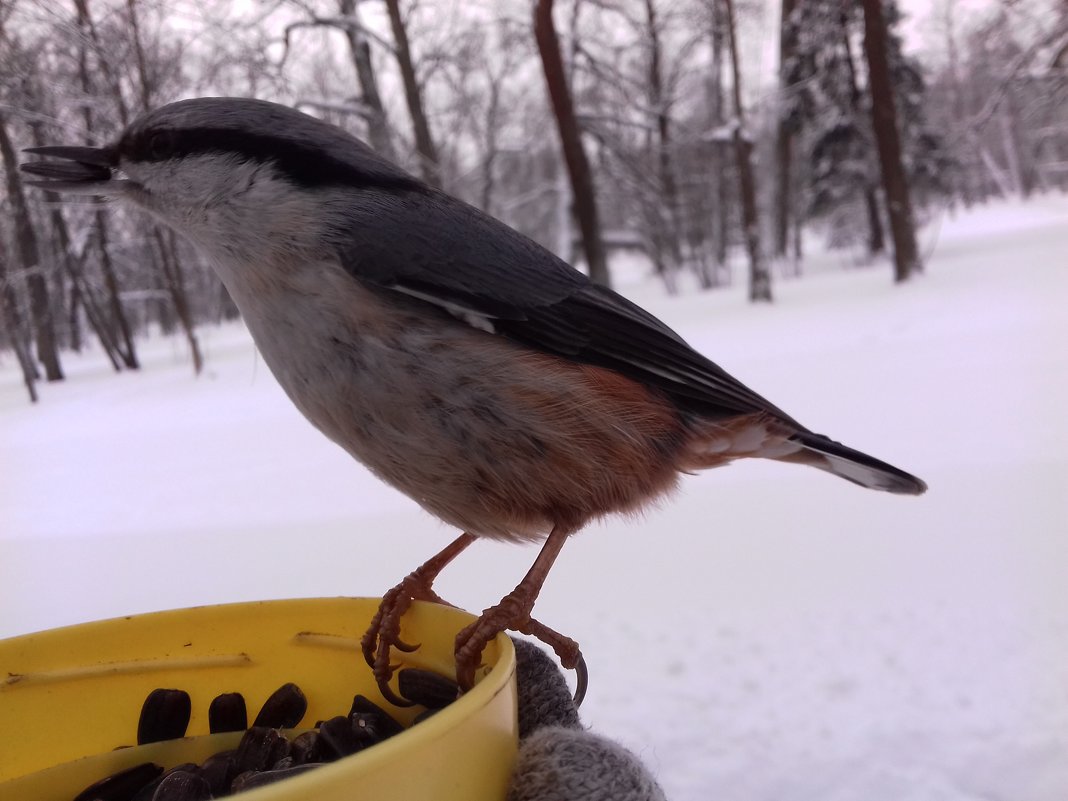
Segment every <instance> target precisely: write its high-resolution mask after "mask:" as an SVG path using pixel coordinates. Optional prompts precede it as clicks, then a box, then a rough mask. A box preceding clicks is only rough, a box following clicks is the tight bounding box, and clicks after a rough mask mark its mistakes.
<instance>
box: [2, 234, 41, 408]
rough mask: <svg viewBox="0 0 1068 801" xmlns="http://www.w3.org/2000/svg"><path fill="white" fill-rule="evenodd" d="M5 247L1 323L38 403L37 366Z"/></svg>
mask: <svg viewBox="0 0 1068 801" xmlns="http://www.w3.org/2000/svg"><path fill="white" fill-rule="evenodd" d="M4 250H5V249H4V247H3V246H2V245H0V323H2V324H3V326H4V329H5V330H6V331H7V339H8V341H9V342H10V343H11V348H12V349H13V350H14V351H15V358H16V359H18V363H19V367H20V368H21V370H22V382H23V383H24V384H25V385H26V391H27V392H28V393H29V395H30V402H31V403H37V377H38V376H37V368H36V366H34V363H33V357H32V356H31V355H30V348H29V346H28V344H27V342H26V337H25V332H24V331H23V325H22V315H21V314H19V304H18V298H17V297H16V296H15V287H13V286H12V285H11V282H10V281H9V280H8V269H7V259H6V258H5V257H4Z"/></svg>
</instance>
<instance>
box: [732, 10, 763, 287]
mask: <svg viewBox="0 0 1068 801" xmlns="http://www.w3.org/2000/svg"><path fill="white" fill-rule="evenodd" d="M724 7H725V8H726V11H727V39H728V41H729V43H730V51H731V72H732V74H733V76H734V81H733V83H734V117H735V125H734V154H735V159H736V160H737V162H738V184H739V189H740V190H741V195H742V225H743V227H744V234H745V246H746V250H747V251H748V252H749V300H750V301H751V302H753V303H770V302H771V299H772V297H771V272H770V271H769V270H768V264H767V261H766V260H765V258H764V253H763V249H762V248H761V245H760V219H759V216H758V213H757V202H756V179H755V178H754V176H753V162H752V155H753V143H752V142H751V141H750V140H749V138H748V134H747V133H746V131H745V112H744V111H743V109H742V88H741V79H742V76H741V71H740V70H739V69H738V39H737V34H736V31H735V24H734V2H733V0H724Z"/></svg>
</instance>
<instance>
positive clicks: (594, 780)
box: [508, 638, 666, 801]
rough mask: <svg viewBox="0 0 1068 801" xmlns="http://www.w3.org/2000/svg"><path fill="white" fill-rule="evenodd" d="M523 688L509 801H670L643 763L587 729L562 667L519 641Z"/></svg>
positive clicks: (519, 678)
mask: <svg viewBox="0 0 1068 801" xmlns="http://www.w3.org/2000/svg"><path fill="white" fill-rule="evenodd" d="M512 641H513V642H514V643H515V651H516V681H517V683H518V687H519V758H518V759H517V760H516V765H515V771H514V773H513V774H512V784H511V787H510V788H509V790H508V801H666V799H665V797H664V791H663V790H661V789H660V785H658V784H657V783H656V780H655V779H653V777H652V775H651V774H650V773H649V771H648V770H646V768H645V766H644V765H642V763H641V762H640V761H639V760H638V758H637V757H636V756H635V755H634V754H632V753H631V752H630V751H628V750H627V749H625V748H623V747H622V746H621V745H619V744H617V743H614V742H612V741H611V740H608V739H606V738H604V737H600V736H598V735H596V734H592V733H590V732H588V731H586V730H585V729H584V728H582V724H581V723H580V722H579V716H578V710H577V709H576V708H575V704H574V702H573V701H572V700H571V691H570V690H569V689H568V686H567V682H566V681H565V680H564V677H563V674H561V673H560V670H559V668H557V667H556V663H555V662H553V660H552V659H551V658H550V657H549V655H548V654H546V653H545V652H544V651H542V650H541V649H540V648H538V647H537V646H536V645H534V644H532V643H529V642H527V641H526V640H517V639H515V638H513V640H512Z"/></svg>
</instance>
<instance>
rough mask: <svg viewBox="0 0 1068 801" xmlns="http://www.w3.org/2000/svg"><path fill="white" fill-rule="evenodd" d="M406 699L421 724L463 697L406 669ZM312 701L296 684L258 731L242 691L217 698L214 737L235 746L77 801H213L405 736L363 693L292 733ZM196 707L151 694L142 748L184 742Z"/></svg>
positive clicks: (130, 777)
mask: <svg viewBox="0 0 1068 801" xmlns="http://www.w3.org/2000/svg"><path fill="white" fill-rule="evenodd" d="M398 682H399V684H398V686H399V690H400V694H401V695H402V696H404V697H405V698H406V699H408V700H409V701H411V702H413V703H415V704H419V705H421V706H424V707H426V709H425V711H424V712H422V713H420V714H419V715H418V716H416V718H415V720H414V721H413V725H414V724H415V723H419V722H420V721H421V720H425V719H426V718H427V717H429V716H431V715H433V714H434V713H435V712H437V711H438V710H440V709H442V708H444V707H445V706H447V705H448V704H449V703H451V702H452V701H453V700H455V699H456V697H457V696H458V694H459V688H458V687H457V685H456V682H454V681H452V680H451V679H449V678H446V677H444V676H440V675H438V674H437V673H432V672H430V671H427V670H419V669H417V668H405V669H404V670H401V671H400V672H399V674H398ZM307 709H308V701H307V698H306V697H305V696H304V693H303V692H301V689H300V688H299V687H298V686H297V685H295V684H292V683H290V684H283V685H282V686H281V687H279V688H278V689H277V690H275V692H274V693H272V694H271V696H270V698H268V699H267V700H266V701H265V702H264V704H263V707H262V708H261V709H260V711H259V714H258V715H256V718H255V720H254V721H253V722H252V726H251V727H249V726H248V715H247V712H246V710H245V699H244V698H243V697H242V696H241V695H240V694H239V693H225V694H223V695H219V696H216V698H215V699H214V700H213V701H212V702H211V706H210V707H209V708H208V728H209V730H210V731H211V733H212V734H218V733H222V732H232V731H244V732H245V734H244V736H243V737H242V738H241V742H240V743H239V744H238V746H237V748H234V749H232V750H229V751H222V752H220V753H217V754H213V755H212V756H210V757H208V758H207V759H205V760H204V761H203V762H201V763H200V764H199V765H196V764H193V763H186V764H182V765H176V766H175V767H173V768H170V769H169V770H166V769H164V768H163V766H161V765H157V764H155V763H152V762H144V763H142V764H140V765H135V766H134V767H132V768H127V769H126V770H123V771H119V772H118V773H114V774H112V775H111V776H108V777H107V778H104V779H101V780H100V781H98V782H95V783H94V784H92V785H90V786H89V787H86V788H85V789H84V790H82V791H81V792H80V793H78V795H77V796H75V798H74V801H209V800H210V799H213V798H225V797H226V796H230V795H234V794H235V793H240V792H243V791H245V790H252V789H254V788H256V787H262V786H264V785H267V784H273V783H274V782H277V781H281V780H282V779H287V778H289V777H291V776H299V775H300V774H302V773H305V772H307V771H309V770H312V769H314V768H317V767H319V766H320V765H325V764H327V763H328V762H334V761H336V760H338V759H341V758H342V757H346V756H349V755H351V754H355V753H357V752H359V751H363V750H364V749H366V748H370V747H371V746H373V745H376V744H377V743H380V742H382V741H383V740H386V739H388V738H390V737H392V736H394V735H395V734H399V733H400V732H401V731H403V730H404V726H403V725H401V724H400V723H399V722H397V720H396V719H395V718H394V717H393V716H392V715H390V714H389V713H388V712H386V710H384V709H382V707H380V706H378V705H377V704H376V703H374V702H373V701H371V700H370V699H369V698H367V697H365V696H363V695H357V696H356V697H355V698H354V699H353V701H352V707H351V709H349V713H348V714H347V715H338V716H337V717H333V718H330V720H321V721H318V722H317V723H316V724H315V727H314V729H310V730H308V731H305V732H302V733H299V734H296V733H293V732H290V733H289V735H287V734H286V733H285V732H283V731H282V730H283V729H295V728H296V727H297V726H298V725H299V724H300V722H301V720H303V718H304V714H305V713H306V712H307ZM191 710H192V703H191V701H190V698H189V694H188V693H186V692H185V691H183V690H170V689H157V690H153V691H152V692H151V693H149V694H148V697H147V698H146V699H145V702H144V704H143V706H142V707H141V717H140V720H139V721H138V725H137V744H138V745H145V744H147V743H156V742H162V741H164V740H173V739H177V738H180V737H184V736H185V732H186V728H187V727H188V725H189V718H190V715H191Z"/></svg>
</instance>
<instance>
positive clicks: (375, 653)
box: [360, 532, 478, 706]
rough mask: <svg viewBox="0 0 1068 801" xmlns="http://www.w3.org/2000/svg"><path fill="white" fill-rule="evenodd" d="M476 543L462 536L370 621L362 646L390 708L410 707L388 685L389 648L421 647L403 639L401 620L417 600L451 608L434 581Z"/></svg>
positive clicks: (396, 592) (392, 592) (387, 597)
mask: <svg viewBox="0 0 1068 801" xmlns="http://www.w3.org/2000/svg"><path fill="white" fill-rule="evenodd" d="M476 539H478V537H476V536H475V535H474V534H468V533H466V532H465V533H463V534H461V535H460V536H459V537H457V538H456V539H455V540H453V541H452V542H451V543H449V545H448V546H447V547H446V548H444V549H443V550H442V551H441V552H439V553H437V554H435V555H434V556H432V557H431V558H430V559H428V560H427V561H426V562H424V563H423V564H422V565H420V566H419V567H417V568H416V569H415V570H413V571H412V572H411V573H409V574H408V575H407V576H406V577H405V579H404V580H403V581H402V582H401V583H400V584H398V585H397V586H396V587H394V588H393V589H391V590H390V591H389V592H387V593H386V594H385V595H384V596H383V598H382V603H381V604H380V605H379V607H378V611H377V612H375V616H374V617H373V618H372V619H371V625H370V626H369V627H368V629H367V632H366V633H365V634H364V635H363V639H362V640H361V641H360V646H361V648H362V649H363V658H364V659H366V660H367V664H368V665H370V666H371V667H372V668H373V669H374V673H375V679H376V680H377V681H378V688H379V690H381V692H382V695H383V696H385V698H386V700H388V701H389V702H390V703H391V704H395V705H397V706H410V705H411V704H410V703H409V702H407V701H405V700H404V699H403V698H401V697H400V696H398V695H397V694H396V693H394V692H393V691H392V690H391V689H390V687H389V683H388V682H389V680H390V678H392V676H393V666H392V665H391V664H390V661H389V652H390V648H391V647H395V648H397V649H398V650H401V651H405V652H407V653H411V652H412V651H414V650H415V649H417V648H418V647H419V644H418V643H415V644H409V643H406V642H404V640H402V639H401V638H400V622H401V617H402V616H403V615H404V613H405V612H407V611H408V607H410V606H411V605H412V601H415V600H418V601H430V602H432V603H436V604H444V605H446V606H451V605H452V604H450V603H449V602H448V601H446V600H444V599H443V598H442V597H441V596H440V595H438V594H437V593H436V592H434V590H433V587H432V585H433V583H434V579H436V578H437V577H438V574H439V573H441V571H442V570H443V569H444V568H445V566H446V565H448V564H449V562H451V561H452V560H453V559H455V558H456V557H457V556H459V555H460V554H461V553H462V552H463V551H464V549H466V548H467V546H469V545H470V544H471V543H473V542H474V541H475V540H476Z"/></svg>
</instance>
